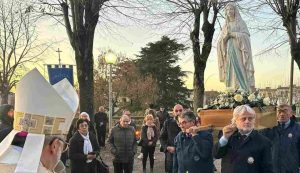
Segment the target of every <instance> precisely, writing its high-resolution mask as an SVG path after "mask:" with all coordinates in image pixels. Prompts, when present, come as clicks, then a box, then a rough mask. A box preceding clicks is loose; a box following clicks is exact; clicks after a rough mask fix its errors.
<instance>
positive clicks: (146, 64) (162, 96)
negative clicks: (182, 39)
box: [137, 36, 189, 108]
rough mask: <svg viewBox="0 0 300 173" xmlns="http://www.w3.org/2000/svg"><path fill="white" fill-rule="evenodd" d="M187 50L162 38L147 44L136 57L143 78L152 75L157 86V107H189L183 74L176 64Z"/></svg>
mask: <svg viewBox="0 0 300 173" xmlns="http://www.w3.org/2000/svg"><path fill="white" fill-rule="evenodd" d="M186 49H187V47H185V45H183V44H179V43H177V41H176V40H171V39H170V38H168V37H166V36H163V37H162V38H161V40H159V41H157V42H154V43H152V42H151V43H148V44H147V46H146V47H143V48H142V50H141V51H140V55H138V57H139V58H138V60H137V66H138V68H139V70H140V72H141V74H143V75H144V76H146V75H152V76H153V78H154V79H155V80H156V82H157V85H158V97H159V98H158V100H157V102H156V104H157V105H164V106H165V107H168V108H171V107H173V106H174V105H175V104H176V103H181V104H184V105H189V103H188V101H187V96H188V94H189V91H188V89H187V88H186V87H185V86H184V81H183V78H184V77H186V73H185V72H183V71H182V70H181V68H180V66H179V65H178V64H176V63H177V62H178V60H179V56H178V54H179V53H180V52H184V51H185V50H186Z"/></svg>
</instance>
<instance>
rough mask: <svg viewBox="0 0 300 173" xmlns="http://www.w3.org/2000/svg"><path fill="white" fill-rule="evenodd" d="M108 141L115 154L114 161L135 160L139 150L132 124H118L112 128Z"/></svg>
mask: <svg viewBox="0 0 300 173" xmlns="http://www.w3.org/2000/svg"><path fill="white" fill-rule="evenodd" d="M108 143H109V145H110V151H111V153H112V154H113V155H114V159H113V161H114V162H119V163H128V162H133V159H134V155H135V154H136V150H137V142H136V139H135V130H134V128H133V127H132V126H129V127H127V128H123V127H121V126H120V125H117V126H115V127H113V128H112V130H111V133H110V135H109V139H108Z"/></svg>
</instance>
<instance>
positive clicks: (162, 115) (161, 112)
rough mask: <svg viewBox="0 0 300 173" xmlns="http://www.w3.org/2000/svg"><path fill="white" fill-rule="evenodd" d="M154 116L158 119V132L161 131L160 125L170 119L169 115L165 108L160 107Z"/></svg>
mask: <svg viewBox="0 0 300 173" xmlns="http://www.w3.org/2000/svg"><path fill="white" fill-rule="evenodd" d="M156 116H157V117H158V119H159V124H160V130H161V129H162V125H163V124H164V123H165V121H166V120H167V119H168V118H169V117H170V116H169V113H168V112H167V111H166V110H165V108H164V107H163V106H160V108H159V111H157V112H156Z"/></svg>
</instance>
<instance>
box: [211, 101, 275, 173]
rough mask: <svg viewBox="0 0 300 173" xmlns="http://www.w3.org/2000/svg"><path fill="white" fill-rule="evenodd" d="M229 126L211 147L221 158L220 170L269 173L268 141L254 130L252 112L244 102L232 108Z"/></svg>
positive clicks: (223, 171) (269, 153) (216, 155)
mask: <svg viewBox="0 0 300 173" xmlns="http://www.w3.org/2000/svg"><path fill="white" fill-rule="evenodd" d="M232 123H233V124H231V125H228V126H225V127H224V128H223V136H222V137H221V138H220V140H219V141H218V143H217V144H216V145H215V147H214V151H213V154H214V156H215V158H217V159H220V158H222V163H221V166H222V168H221V172H222V173H273V168H272V158H271V142H270V141H269V140H268V139H267V138H266V137H264V136H262V135H260V134H259V133H258V132H257V131H256V130H254V124H255V111H254V110H253V109H252V108H250V107H249V106H248V105H241V106H238V107H236V108H235V109H234V111H233V118H232Z"/></svg>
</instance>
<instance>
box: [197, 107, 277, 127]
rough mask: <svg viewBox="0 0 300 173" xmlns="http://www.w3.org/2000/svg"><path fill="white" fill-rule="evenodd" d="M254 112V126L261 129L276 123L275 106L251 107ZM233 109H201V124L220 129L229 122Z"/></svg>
mask: <svg viewBox="0 0 300 173" xmlns="http://www.w3.org/2000/svg"><path fill="white" fill-rule="evenodd" d="M253 109H254V110H255V112H256V118H255V128H256V129H263V128H268V127H273V126H275V125H277V118H276V108H275V106H267V107H263V108H261V109H260V108H257V107H255V108H253ZM232 115H233V109H207V110H201V112H200V116H201V126H207V125H212V126H213V127H214V129H217V130H221V129H223V127H224V126H226V125H229V124H231V119H232Z"/></svg>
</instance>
